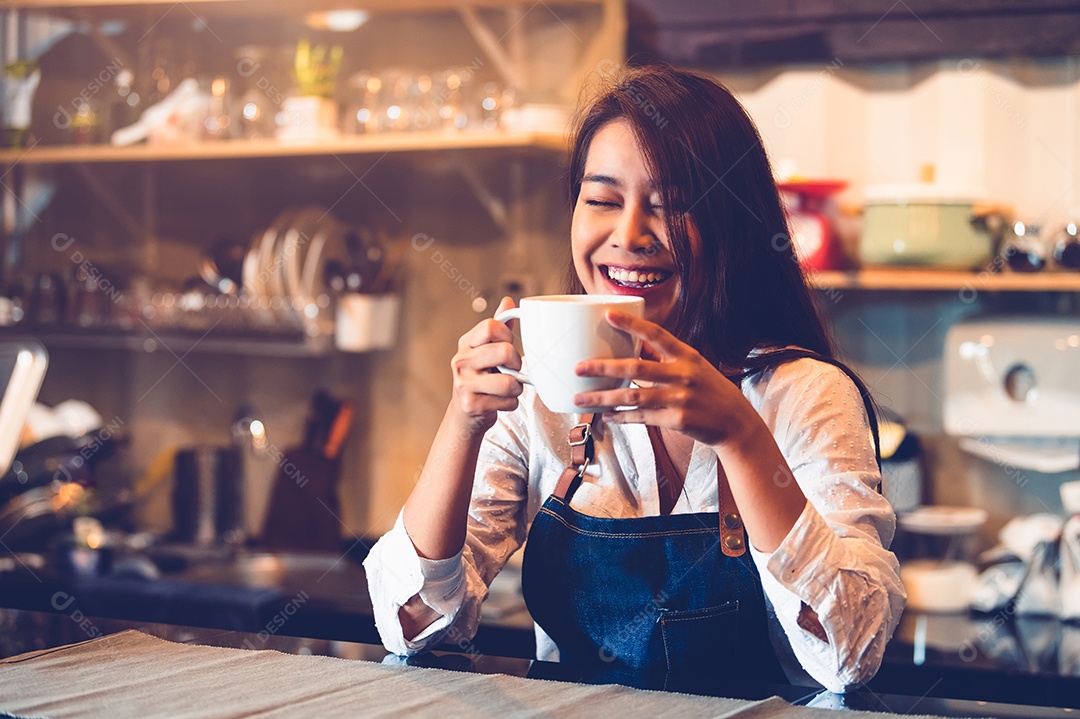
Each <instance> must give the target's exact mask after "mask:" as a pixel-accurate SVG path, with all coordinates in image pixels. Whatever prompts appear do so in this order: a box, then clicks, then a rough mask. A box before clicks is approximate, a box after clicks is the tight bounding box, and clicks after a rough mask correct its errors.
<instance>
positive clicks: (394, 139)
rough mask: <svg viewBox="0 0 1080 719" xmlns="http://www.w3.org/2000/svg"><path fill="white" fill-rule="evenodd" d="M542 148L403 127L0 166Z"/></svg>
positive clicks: (525, 139)
mask: <svg viewBox="0 0 1080 719" xmlns="http://www.w3.org/2000/svg"><path fill="white" fill-rule="evenodd" d="M513 149H519V150H540V151H547V152H563V151H565V150H566V138H565V136H564V135H563V133H561V132H502V131H487V130H477V131H461V132H452V133H446V132H403V133H383V134H373V135H358V136H355V137H344V138H342V139H340V140H337V141H334V142H331V143H311V144H307V143H282V142H277V141H275V140H232V141H222V142H198V143H190V144H183V145H160V146H149V145H133V146H130V147H113V146H111V145H84V146H67V145H65V146H52V147H40V146H39V147H34V148H30V149H25V150H4V151H0V165H15V164H19V165H57V164H79V163H85V164H95V163H107V162H178V161H190V160H234V159H244V158H268V157H320V156H325V157H330V156H342V155H365V154H383V153H388V152H434V151H440V150H513Z"/></svg>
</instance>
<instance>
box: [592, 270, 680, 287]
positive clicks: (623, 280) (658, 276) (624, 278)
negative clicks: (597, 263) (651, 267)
mask: <svg viewBox="0 0 1080 719" xmlns="http://www.w3.org/2000/svg"><path fill="white" fill-rule="evenodd" d="M606 271H607V276H608V279H610V280H611V281H612V282H615V283H616V284H620V285H629V286H635V287H648V286H649V285H655V284H659V283H661V282H663V281H664V280H666V279H667V278H668V276H669V273H667V272H645V271H640V272H639V271H638V270H627V269H623V268H621V267H607V268H606Z"/></svg>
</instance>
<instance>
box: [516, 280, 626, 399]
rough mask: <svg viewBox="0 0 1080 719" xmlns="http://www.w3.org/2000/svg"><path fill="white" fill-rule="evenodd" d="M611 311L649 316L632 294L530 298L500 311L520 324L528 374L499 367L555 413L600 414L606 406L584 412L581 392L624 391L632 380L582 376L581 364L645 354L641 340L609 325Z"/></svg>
mask: <svg viewBox="0 0 1080 719" xmlns="http://www.w3.org/2000/svg"><path fill="white" fill-rule="evenodd" d="M608 310H619V311H622V312H626V313H627V314H631V315H636V316H638V317H641V316H643V314H644V312H645V300H643V299H642V298H641V297H632V296H627V295H541V296H537V297H526V298H524V299H522V300H521V305H520V306H519V307H514V308H512V309H509V310H506V311H505V312H500V313H498V314H497V315H495V319H496V320H498V321H500V322H507V321H509V320H520V322H521V344H522V348H523V349H524V350H525V362H526V363H527V364H528V371H527V373H526V372H519V371H515V370H512V369H509V368H507V367H499V371H500V372H505V373H506V374H508V375H511V376H513V377H515V378H516V379H518V380H519V381H521V382H527V383H529V384H531V385H533V386H535V387H536V392H537V393H538V394H539V395H540V399H541V400H542V401H543V403H544V404H545V405H546V406H547V408H548V409H550V410H551V411H552V412H565V413H575V412H576V413H589V412H599V411H601V410H602V409H604V408H602V407H578V406H577V405H575V404H574V395H576V394H578V393H579V392H593V391H598V390H609V389H618V388H620V387H627V386H629V384H630V382H629V380H622V379H618V378H614V377H579V376H578V375H577V374H576V373H575V372H574V367H576V366H577V364H578V362H581V361H582V360H587V359H630V358H634V357H637V356H639V355H640V353H641V341H640V340H638V339H636V338H634V337H632V336H631V335H629V334H627V333H626V332H623V331H622V330H617V329H615V328H614V327H612V326H611V324H610V323H608V321H607V318H606V317H605V314H606V313H607V311H608Z"/></svg>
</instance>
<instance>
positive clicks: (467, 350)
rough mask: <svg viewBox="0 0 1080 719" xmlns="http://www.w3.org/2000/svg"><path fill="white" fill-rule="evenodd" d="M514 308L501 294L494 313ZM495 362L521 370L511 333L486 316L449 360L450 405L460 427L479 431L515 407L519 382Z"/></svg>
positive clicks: (519, 392)
mask: <svg viewBox="0 0 1080 719" xmlns="http://www.w3.org/2000/svg"><path fill="white" fill-rule="evenodd" d="M512 307H514V301H513V300H512V299H510V298H509V297H504V298H503V299H502V302H500V303H499V308H498V309H497V310H496V311H495V314H498V313H500V312H503V311H504V310H508V309H511V308H512ZM499 365H502V366H504V367H509V368H510V369H521V355H520V354H518V351H517V349H516V348H515V347H514V333H513V332H511V330H510V328H509V327H508V326H507V325H506V324H505V323H503V322H499V321H497V320H494V319H490V318H489V319H486V320H482V321H481V322H479V323H478V324H477V325H476V326H475V327H473V328H472V329H471V330H469V331H468V332H466V333H465V334H464V335H462V336H461V339H459V340H458V351H457V354H455V355H454V358H453V359H452V360H451V361H450V368H451V370H452V371H453V375H454V395H453V400H452V403H451V404H452V407H453V410H454V413H455V414H456V415H458V419H459V421H461V422H463V423H464V429H465V430H466V431H468V432H470V433H476V434H483V433H484V432H486V431H487V430H488V429H489V428H490V427H491V426H492V425H493V424H495V419H496V417H497V416H498V413H499V412H500V411H503V412H507V411H510V410H513V409H516V408H517V404H518V400H517V398H518V395H520V394H521V382H519V381H518V380H516V379H514V378H513V377H511V376H510V375H508V374H503V373H502V372H499V370H498V369H496V368H497V367H498V366H499Z"/></svg>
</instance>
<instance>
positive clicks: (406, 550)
mask: <svg viewBox="0 0 1080 719" xmlns="http://www.w3.org/2000/svg"><path fill="white" fill-rule="evenodd" d="M521 415H522V412H521V411H520V410H519V411H515V412H507V413H500V414H499V420H498V421H497V422H496V424H495V425H494V426H493V427H492V428H491V429H490V430H489V431H488V433H487V434H486V435H485V437H484V441H483V443H482V445H481V449H480V456H479V458H478V461H477V473H476V476H475V478H474V481H473V490H472V501H471V502H470V506H469V518H468V526H467V534H466V539H465V546H464V547H463V548H462V550H461V551H460V552H458V554H457V555H455V556H453V557H450V558H448V559H441V560H431V559H425V558H423V557H421V556H419V555H418V554H417V552H416V547H415V546H414V545H413V543H412V540H411V539H410V538H409V535H408V532H407V531H406V528H405V525H404V522H403V521H402V515H401V513H399V514H398V518H397V521H396V522H395V523H394V527H393V528H392V529H391V530H390V531H389V532H387V533H386V534H385V535H383V537H382V538H380V539H379V541H378V542H376V543H375V545H374V546H373V547H372V548H371V551H370V552H369V553H368V556H367V558H366V559H365V560H364V570H365V572H366V575H367V582H368V592H369V594H370V596H371V604H372V608H373V610H374V614H375V626H376V628H377V629H378V631H379V636H380V637H381V638H382V642H383V646H385V647H386V649H387V650H388V651H391V652H393V653H395V654H401V655H411V654H415V653H417V652H419V651H422V650H423V649H426V648H428V647H430V646H433V645H434V644H437V643H439V642H441V641H444V640H448V641H451V642H453V643H456V644H459V645H461V646H464V645H465V644H467V642H469V641H470V640H471V639H472V637H473V635H475V634H476V629H477V627H478V626H479V623H480V605H481V604H482V603H483V601H484V599H485V598H486V597H487V593H488V586H489V585H490V584H491V581H492V579H494V578H495V575H496V574H498V573H499V571H500V570H501V569H502V567H503V566H504V565H505V564H506V561H507V560H508V559H509V558H510V556H511V555H512V554H513V553H514V552H515V551H516V550H517V549H518V548H519V547H520V546H521V544H522V543H523V542H524V541H525V534H526V521H527V520H526V516H525V514H526V505H527V502H528V465H527V460H526V458H527V457H528V434H527V425H526V422H525V421H524V418H523V417H522V416H521ZM417 595H419V597H420V599H421V600H422V601H423V602H424V604H426V605H427V606H428V607H430V608H431V609H433V610H434V611H435V612H437V613H438V614H439V618H438V619H436V620H435V621H434V622H433V623H432V624H431V625H429V626H428V627H426V628H425V629H424V630H423V631H422V632H421V633H420V634H418V635H417V636H415V637H411V638H406V637H405V636H404V632H403V630H402V628H401V620H400V618H399V616H398V612H399V610H400V609H401V607H402V606H404V605H405V603H406V602H408V601H409V600H410V599H412V598H413V597H414V596H417Z"/></svg>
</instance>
